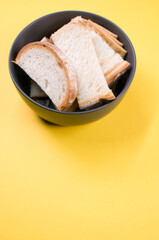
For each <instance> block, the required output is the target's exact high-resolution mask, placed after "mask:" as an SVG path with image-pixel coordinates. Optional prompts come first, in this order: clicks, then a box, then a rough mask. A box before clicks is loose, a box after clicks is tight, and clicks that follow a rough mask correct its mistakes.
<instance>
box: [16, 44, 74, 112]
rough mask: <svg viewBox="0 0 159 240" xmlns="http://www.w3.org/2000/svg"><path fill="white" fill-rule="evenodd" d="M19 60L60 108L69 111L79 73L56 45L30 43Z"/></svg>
mask: <svg viewBox="0 0 159 240" xmlns="http://www.w3.org/2000/svg"><path fill="white" fill-rule="evenodd" d="M15 63H16V64H17V65H19V66H20V67H21V68H22V69H23V70H24V71H25V72H26V73H27V74H28V75H29V76H30V77H31V78H32V79H33V80H34V81H35V82H36V83H37V84H38V85H39V86H40V87H41V89H42V90H43V91H44V92H45V93H46V94H47V96H48V97H49V98H50V99H51V101H52V102H53V104H54V105H55V107H56V108H57V109H58V110H60V111H65V110H67V109H68V108H69V107H70V106H71V105H72V103H73V102H74V100H75V98H76V96H77V79H76V73H75V71H74V69H73V67H72V65H71V64H70V62H69V60H68V59H67V58H66V57H65V55H64V54H63V53H62V52H61V51H60V50H59V49H58V48H57V47H56V46H54V45H53V44H50V43H42V42H33V43H29V44H27V45H26V46H24V47H23V48H22V49H21V50H20V52H19V53H18V55H17V57H16V59H15Z"/></svg>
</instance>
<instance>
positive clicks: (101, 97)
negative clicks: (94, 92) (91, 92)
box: [80, 90, 115, 109]
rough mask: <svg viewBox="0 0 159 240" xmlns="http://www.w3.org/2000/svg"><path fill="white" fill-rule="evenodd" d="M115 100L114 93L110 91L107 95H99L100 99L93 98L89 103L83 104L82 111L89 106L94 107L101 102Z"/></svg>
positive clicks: (81, 105)
mask: <svg viewBox="0 0 159 240" xmlns="http://www.w3.org/2000/svg"><path fill="white" fill-rule="evenodd" d="M102 99H104V100H114V99H115V95H114V94H113V92H112V91H111V90H110V91H109V92H108V93H107V94H106V95H98V97H95V98H92V99H90V100H89V101H85V102H83V103H82V104H80V109H84V108H87V107H89V106H92V105H93V104H95V103H97V102H99V101H100V100H102Z"/></svg>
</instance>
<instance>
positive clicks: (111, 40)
mask: <svg viewBox="0 0 159 240" xmlns="http://www.w3.org/2000/svg"><path fill="white" fill-rule="evenodd" d="M87 24H88V26H89V27H90V28H92V29H93V30H94V31H95V32H96V33H97V34H99V35H100V36H101V37H102V38H103V39H104V40H105V41H106V42H107V43H108V44H109V46H110V47H112V48H113V50H114V51H115V52H116V53H119V54H120V55H121V57H122V58H124V56H125V54H126V53H127V51H126V50H125V49H124V48H123V47H122V46H121V45H122V43H120V42H119V41H118V40H117V39H115V38H113V37H112V36H111V35H110V34H108V33H106V31H105V29H104V28H103V27H102V28H101V27H100V26H99V25H98V24H96V23H94V22H92V21H91V20H90V19H89V20H87Z"/></svg>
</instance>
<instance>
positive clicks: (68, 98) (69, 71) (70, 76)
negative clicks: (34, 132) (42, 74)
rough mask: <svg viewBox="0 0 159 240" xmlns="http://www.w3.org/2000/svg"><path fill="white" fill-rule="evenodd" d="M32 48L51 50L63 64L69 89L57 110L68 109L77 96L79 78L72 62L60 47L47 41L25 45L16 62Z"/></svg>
mask: <svg viewBox="0 0 159 240" xmlns="http://www.w3.org/2000/svg"><path fill="white" fill-rule="evenodd" d="M32 48H39V49H42V50H45V51H48V52H50V53H51V54H53V55H54V56H55V58H56V59H57V61H58V62H59V63H60V64H61V66H62V68H63V70H64V72H65V75H66V78H67V91H66V95H65V97H64V99H63V101H62V103H61V104H60V105H59V106H56V108H57V110H59V111H65V110H67V109H68V108H69V107H70V106H71V105H72V103H73V102H74V100H75V98H76V97H77V79H76V73H75V71H74V69H73V67H72V65H71V64H70V62H69V60H68V59H67V58H66V57H65V55H64V54H63V53H62V52H61V50H60V49H59V48H57V47H56V46H55V45H53V44H51V43H48V42H47V43H46V42H32V43H29V44H27V45H25V46H24V47H23V48H22V49H21V50H20V51H19V53H18V55H17V57H16V59H15V63H16V64H18V61H19V60H20V58H21V56H22V55H23V54H24V53H25V52H26V51H27V50H29V49H32Z"/></svg>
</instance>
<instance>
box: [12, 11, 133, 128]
mask: <svg viewBox="0 0 159 240" xmlns="http://www.w3.org/2000/svg"><path fill="white" fill-rule="evenodd" d="M79 15H80V16H82V17H83V18H86V19H91V20H92V21H94V22H96V23H98V24H100V25H102V26H103V27H106V28H107V29H109V30H111V31H112V32H114V33H115V34H117V35H118V36H119V41H121V42H122V43H124V48H125V49H126V50H127V52H128V53H127V55H126V60H127V61H128V62H130V64H131V68H130V69H129V70H128V71H127V72H126V73H125V74H123V76H122V77H121V78H120V80H119V81H118V83H117V85H116V87H115V94H116V99H115V100H113V101H111V102H107V103H106V102H105V103H104V104H103V105H102V106H100V107H97V108H95V109H92V110H87V111H78V112H60V111H57V110H56V109H53V108H52V107H45V106H43V105H41V104H39V103H37V102H36V101H34V100H33V99H31V98H30V97H29V87H30V79H29V77H28V76H27V75H26V74H25V72H24V71H23V70H21V69H20V68H19V67H18V66H16V64H14V63H12V60H15V57H16V55H17V53H18V52H19V50H20V49H21V48H22V47H23V46H24V45H26V44H27V43H30V42H34V41H39V40H40V39H42V37H43V36H48V37H49V36H50V35H51V33H53V32H54V31H56V30H57V29H59V28H60V27H62V26H63V25H64V24H66V23H67V22H69V21H70V20H71V18H73V17H75V16H79ZM135 69H136V56H135V51H134V48H133V46H132V43H131V41H130V40H129V38H128V37H127V35H126V34H125V33H124V32H123V31H122V30H121V29H120V28H119V27H118V26H117V25H115V24H114V23H112V22H111V21H109V20H107V19H106V18H103V17H101V16H99V15H96V14H93V13H89V12H82V11H63V12H56V13H52V14H49V15H46V16H44V17H41V18H39V19H37V20H36V21H34V22H33V23H31V24H29V25H28V26H27V27H26V28H25V29H24V30H23V31H22V32H20V33H19V35H18V36H17V38H16V39H15V41H14V43H13V45H12V47H11V51H10V55H9V70H10V75H11V78H12V80H13V82H14V84H15V86H16V88H17V90H18V92H19V94H20V95H21V97H22V98H23V100H24V101H25V102H26V103H27V104H28V105H29V106H30V107H31V108H32V110H33V111H35V113H36V114H37V115H38V116H40V117H41V118H43V119H45V120H47V121H49V122H52V123H55V124H58V125H63V126H68V125H79V124H85V123H89V122H93V121H95V120H98V119H100V118H102V117H104V116H105V115H106V114H108V113H109V112H110V111H112V110H113V109H114V108H115V107H116V106H117V105H118V104H119V102H120V101H121V100H122V98H123V96H124V95H125V93H126V91H127V89H128V88H129V86H130V84H131V82H132V80H133V77H134V74H135Z"/></svg>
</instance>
